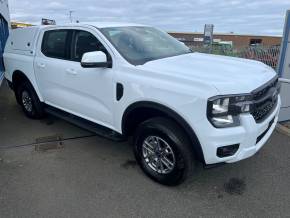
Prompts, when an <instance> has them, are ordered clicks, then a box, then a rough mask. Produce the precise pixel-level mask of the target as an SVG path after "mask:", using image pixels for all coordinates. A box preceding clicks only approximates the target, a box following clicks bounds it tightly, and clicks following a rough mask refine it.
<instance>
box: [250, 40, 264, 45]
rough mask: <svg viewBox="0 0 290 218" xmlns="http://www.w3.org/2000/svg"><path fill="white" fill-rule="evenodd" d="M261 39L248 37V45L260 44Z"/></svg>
mask: <svg viewBox="0 0 290 218" xmlns="http://www.w3.org/2000/svg"><path fill="white" fill-rule="evenodd" d="M261 44H262V39H250V46H256V45H261Z"/></svg>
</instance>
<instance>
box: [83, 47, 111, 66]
mask: <svg viewBox="0 0 290 218" xmlns="http://www.w3.org/2000/svg"><path fill="white" fill-rule="evenodd" d="M81 66H82V67H84V68H97V67H104V68H107V67H111V62H109V61H108V60H107V55H106V54H105V53H104V52H102V51H93V52H87V53H84V54H83V57H82V60H81Z"/></svg>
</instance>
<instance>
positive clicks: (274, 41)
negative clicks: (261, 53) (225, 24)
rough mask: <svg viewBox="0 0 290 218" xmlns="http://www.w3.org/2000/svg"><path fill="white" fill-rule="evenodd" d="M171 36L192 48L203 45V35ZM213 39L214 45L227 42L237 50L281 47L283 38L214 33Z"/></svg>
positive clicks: (177, 33) (185, 33)
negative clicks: (251, 47) (259, 46)
mask: <svg viewBox="0 0 290 218" xmlns="http://www.w3.org/2000/svg"><path fill="white" fill-rule="evenodd" d="M169 34H170V35H171V36H173V37H174V38H176V39H178V40H179V41H182V42H184V43H185V44H186V45H188V46H191V47H192V46H193V47H194V46H202V45H203V37H204V34H203V33H197V32H169ZM213 37H214V39H213V42H214V43H219V42H226V43H228V44H231V45H232V47H233V48H234V49H237V50H239V49H242V48H245V47H249V46H254V45H261V46H265V47H271V46H277V45H278V46H280V44H281V40H282V37H280V36H259V35H242V34H234V33H214V36H213Z"/></svg>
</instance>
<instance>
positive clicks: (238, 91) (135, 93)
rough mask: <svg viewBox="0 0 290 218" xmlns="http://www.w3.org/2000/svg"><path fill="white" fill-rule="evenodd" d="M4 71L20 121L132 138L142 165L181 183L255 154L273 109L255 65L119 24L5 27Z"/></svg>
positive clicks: (272, 76) (268, 87) (274, 92)
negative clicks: (55, 121)
mask: <svg viewBox="0 0 290 218" xmlns="http://www.w3.org/2000/svg"><path fill="white" fill-rule="evenodd" d="M4 63H5V69H6V71H5V77H6V79H7V81H8V83H9V85H10V87H11V88H12V89H13V90H14V92H15V96H16V99H17V102H18V103H19V104H20V105H21V106H22V108H23V111H24V112H25V114H26V115H27V116H28V117H31V118H41V117H43V116H44V114H45V113H51V114H54V115H55V116H59V117H62V118H63V119H66V120H68V121H70V122H72V123H75V124H76V125H79V126H81V127H84V128H87V129H89V130H91V131H93V132H96V133H97V134H99V135H102V136H105V137H108V138H111V139H114V140H124V139H127V138H128V137H130V136H133V141H134V146H133V147H134V153H135V156H136V159H137V162H138V163H139V164H140V166H141V168H142V169H143V171H144V172H145V173H146V174H147V175H148V176H149V177H150V178H152V179H153V180H155V181H157V182H159V183H162V184H165V185H177V184H180V183H181V182H182V181H184V179H185V178H186V177H187V176H188V174H189V173H191V172H194V166H195V165H194V163H195V162H196V161H201V162H202V163H203V164H204V165H205V166H212V165H215V164H218V163H232V162H236V161H239V160H242V159H245V158H248V157H250V156H252V155H254V154H255V153H256V152H257V151H258V150H259V149H260V148H261V147H262V146H263V145H264V144H265V142H266V141H267V139H268V138H269V137H270V135H271V134H272V132H273V130H274V128H275V125H276V123H277V118H278V113H279V109H280V104H281V103H280V96H279V84H278V77H277V75H276V73H275V71H274V70H273V69H271V68H270V67H268V66H266V65H265V64H263V63H260V62H257V61H252V60H245V59H240V58H232V57H224V56H217V55H209V54H200V53H193V52H192V51H191V50H190V49H189V48H188V47H186V46H185V45H184V44H183V43H180V42H179V41H177V40H175V39H174V38H172V37H171V36H169V35H168V34H167V33H164V32H162V31H160V30H158V29H155V28H153V27H150V26H145V25H136V24H126V23H96V24H74V25H64V26H38V27H29V28H23V29H17V30H14V31H12V33H11V35H10V37H9V39H8V42H7V44H6V48H5V53H4Z"/></svg>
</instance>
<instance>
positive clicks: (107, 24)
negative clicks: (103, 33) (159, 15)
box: [26, 22, 146, 29]
mask: <svg viewBox="0 0 290 218" xmlns="http://www.w3.org/2000/svg"><path fill="white" fill-rule="evenodd" d="M83 26H94V27H97V28H105V27H124V26H146V25H143V24H136V23H123V22H84V23H72V24H63V25H41V26H40V25H39V26H31V27H26V28H30V29H46V28H49V27H60V28H61V27H83Z"/></svg>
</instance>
